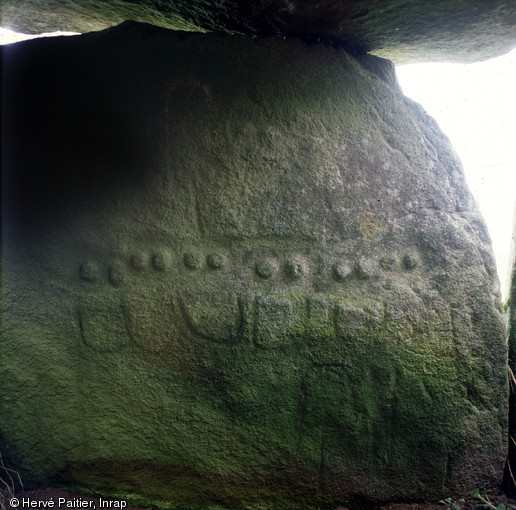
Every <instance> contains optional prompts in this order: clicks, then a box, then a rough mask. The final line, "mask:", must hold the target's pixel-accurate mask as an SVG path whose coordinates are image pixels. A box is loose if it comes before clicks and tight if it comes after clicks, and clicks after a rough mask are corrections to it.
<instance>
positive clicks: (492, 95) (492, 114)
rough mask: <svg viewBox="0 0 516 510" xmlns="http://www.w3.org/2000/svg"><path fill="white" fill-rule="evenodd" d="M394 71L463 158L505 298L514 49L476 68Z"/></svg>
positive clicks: (514, 189) (513, 163) (514, 170)
mask: <svg viewBox="0 0 516 510" xmlns="http://www.w3.org/2000/svg"><path fill="white" fill-rule="evenodd" d="M396 72H397V74H398V80H399V82H400V85H401V87H402V89H403V92H404V93H405V95H407V96H409V97H410V98H412V99H414V100H415V101H417V102H418V103H420V104H421V105H422V106H423V107H424V108H425V110H426V111H427V112H428V113H429V114H430V115H431V116H432V117H434V118H435V120H436V121H437V122H438V124H439V126H440V127H441V129H442V130H443V131H444V132H445V133H446V135H447V136H448V137H449V138H450V140H451V142H452V144H453V146H454V147H455V150H456V151H457V153H458V154H459V157H460V159H461V161H462V165H463V167H464V172H465V174H466V180H467V182H468V185H469V188H470V190H471V192H472V193H473V195H474V196H475V199H476V200H477V202H478V204H479V207H480V211H481V212H482V215H483V216H484V219H485V221H486V223H487V227H488V229H489V233H490V235H491V240H492V242H493V250H494V252H495V256H496V263H497V267H498V274H499V276H500V281H501V287H502V292H503V294H504V299H505V298H506V297H507V293H508V284H509V282H508V279H509V274H508V273H509V262H510V261H509V254H510V244H511V233H512V218H513V211H514V208H515V207H516V50H513V51H511V52H510V53H508V54H506V55H503V56H502V57H498V58H495V59H492V60H488V61H485V62H478V63H475V64H468V65H464V64H412V65H405V66H400V67H398V68H396Z"/></svg>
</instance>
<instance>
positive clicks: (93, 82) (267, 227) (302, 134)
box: [0, 25, 507, 509]
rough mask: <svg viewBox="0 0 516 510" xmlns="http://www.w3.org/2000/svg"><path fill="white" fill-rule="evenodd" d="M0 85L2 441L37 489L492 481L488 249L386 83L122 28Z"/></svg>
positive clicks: (235, 45) (501, 449)
mask: <svg viewBox="0 0 516 510" xmlns="http://www.w3.org/2000/svg"><path fill="white" fill-rule="evenodd" d="M3 66H4V69H6V70H7V73H6V74H5V78H6V79H5V82H4V105H3V107H4V119H5V126H6V129H5V130H4V147H5V151H4V155H3V157H4V172H5V177H4V186H3V189H4V197H3V208H4V210H3V218H4V246H3V269H4V273H3V339H2V357H1V370H2V380H3V385H2V413H1V414H0V430H1V434H2V438H3V442H2V455H3V457H4V459H6V461H7V462H9V463H10V464H9V465H11V466H13V467H14V468H15V469H17V470H19V471H20V473H21V475H22V478H23V479H24V481H25V483H26V485H27V486H28V485H31V484H33V485H39V484H44V483H48V484H50V483H51V484H63V485H67V486H72V487H80V488H83V489H84V488H88V489H90V490H94V491H97V492H98V493H101V494H103V495H113V496H117V497H121V496H123V497H124V498H132V499H133V500H137V501H140V502H144V503H145V504H156V505H166V506H168V507H169V508H172V507H173V508H182V509H183V508H202V509H207V508H212V509H214V508H230V509H243V508H253V509H258V508H260V509H269V508H270V509H292V508H319V507H324V508H332V507H333V506H336V505H338V504H343V503H349V502H352V501H386V500H392V499H400V498H403V499H418V498H419V499H421V498H439V497H443V496H446V497H447V496H451V495H454V494H459V493H461V492H462V493H465V492H467V491H471V490H473V489H475V488H482V487H485V486H492V485H493V484H497V483H498V482H499V481H500V479H501V473H502V470H503V466H504V462H505V455H506V447H507V423H506V421H507V380H506V362H507V346H506V342H505V332H504V323H503V318H502V313H501V307H500V301H499V293H498V291H497V290H496V289H497V280H496V273H495V268H494V262H493V257H492V253H491V248H490V244H489V238H488V234H487V232H486V228H485V225H484V223H483V221H482V219H481V217H480V215H479V212H478V210H477V208H476V205H475V203H474V201H473V199H472V197H471V195H470V193H469V191H468V190H467V188H466V185H465V182H464V177H463V173H462V170H461V167H460V164H459V162H458V160H457V158H456V156H455V154H454V153H453V150H452V148H451V147H450V144H449V142H448V140H447V139H446V137H445V136H444V135H443V134H442V133H441V132H440V131H439V128H438V127H437V125H436V123H435V122H434V121H433V120H432V119H431V118H430V117H428V116H427V115H426V114H425V112H424V111H423V109H422V108H421V107H420V106H418V105H417V104H415V103H414V102H412V101H410V100H409V99H407V98H405V97H404V96H403V95H402V93H401V91H400V89H399V88H398V86H397V84H396V80H395V77H394V71H393V66H392V64H391V63H389V62H388V61H383V60H380V59H377V58H375V57H370V56H366V57H362V58H360V59H355V58H353V57H351V56H350V55H348V54H347V53H346V52H344V51H343V50H336V49H334V48H331V47H326V46H323V45H307V44H305V43H303V42H301V41H288V42H283V41H280V40H278V39H259V40H249V39H245V38H241V37H224V36H217V35H212V34H211V35H210V34H188V33H173V32H168V31H166V30H162V29H156V28H153V27H149V26H141V25H124V26H122V27H120V28H116V29H112V30H108V31H106V32H103V33H98V34H91V35H87V36H83V37H78V38H71V39H70V38H67V39H57V40H39V41H31V42H26V43H20V44H17V45H14V46H11V47H9V48H8V49H6V50H5V51H4V59H3ZM332 505H333V506H332Z"/></svg>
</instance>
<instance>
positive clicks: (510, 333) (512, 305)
mask: <svg viewBox="0 0 516 510" xmlns="http://www.w3.org/2000/svg"><path fill="white" fill-rule="evenodd" d="M511 259H512V265H511V268H510V283H509V285H510V287H509V298H508V299H507V302H506V303H505V317H506V320H507V339H508V343H509V369H510V370H509V381H510V383H511V393H510V399H509V403H510V407H509V434H510V437H512V440H510V441H509V466H510V468H511V469H510V470H506V477H505V478H506V485H507V486H508V488H509V489H510V491H511V493H512V494H516V444H515V442H514V439H516V376H515V374H516V209H515V211H514V219H513V234H512V257H511Z"/></svg>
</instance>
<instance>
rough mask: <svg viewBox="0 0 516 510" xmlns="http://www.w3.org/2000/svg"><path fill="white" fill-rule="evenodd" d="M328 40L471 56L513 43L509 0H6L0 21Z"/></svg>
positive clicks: (404, 52)
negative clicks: (134, 25) (130, 24)
mask: <svg viewBox="0 0 516 510" xmlns="http://www.w3.org/2000/svg"><path fill="white" fill-rule="evenodd" d="M127 20H134V21H144V22H148V23H152V24H155V25H159V26H163V27H167V28H173V29H176V30H192V31H201V32H202V31H206V30H208V31H216V32H224V33H229V34H237V33H238V34H245V35H248V36H256V35H258V36H264V35H272V36H274V37H278V38H281V39H285V38H293V37H294V38H296V37H299V38H305V39H306V40H309V41H317V40H321V41H325V42H331V43H333V44H335V45H337V46H341V47H344V48H346V49H347V50H348V51H351V52H354V53H356V54H363V53H366V52H372V53H375V54H377V55H379V56H381V57H384V58H389V59H391V60H393V61H395V62H396V63H397V64H399V63H407V62H424V61H455V62H462V63H465V62H474V61H478V60H485V59H487V58H493V57H496V56H498V55H502V54H503V53H506V52H507V51H509V50H510V49H511V48H514V47H515V46H516V3H515V2H514V1H513V0H490V1H488V2H486V1H479V0H477V1H475V2H472V1H471V0H453V1H450V0H434V1H432V2H429V1H428V0H410V1H409V2H407V1H406V0H346V1H345V2H342V1H341V2H336V1H334V0H317V1H307V0H224V1H213V0H212V1H210V0H174V1H167V2H164V1H160V2H157V1H155V0H116V1H113V0H112V1H110V2H106V1H102V0H38V1H37V2H34V1H33V0H3V2H2V26H5V27H8V28H13V29H15V30H18V31H20V32H27V33H41V32H52V31H55V30H64V31H66V30H72V31H76V32H83V33H84V32H89V31H92V30H100V29H103V28H107V27H110V26H113V25H117V24H119V23H121V22H122V21H127Z"/></svg>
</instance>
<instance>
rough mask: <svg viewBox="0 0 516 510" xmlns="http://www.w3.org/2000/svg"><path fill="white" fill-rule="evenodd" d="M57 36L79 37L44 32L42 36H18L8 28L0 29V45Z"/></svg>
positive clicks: (69, 33) (17, 33)
mask: <svg viewBox="0 0 516 510" xmlns="http://www.w3.org/2000/svg"><path fill="white" fill-rule="evenodd" d="M58 35H79V34H78V33H77V32H45V33H44V34H20V33H19V32H13V31H12V30H9V29H8V28H2V27H0V45H3V44H11V43H15V42H19V41H26V40H27V39H35V38H36V37H56V36H58Z"/></svg>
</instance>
